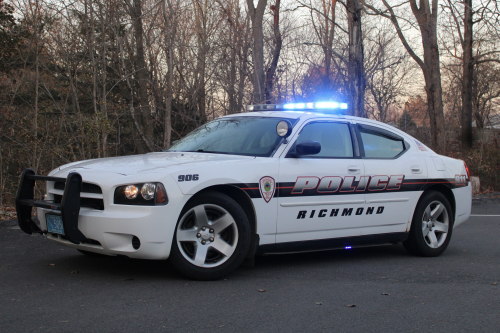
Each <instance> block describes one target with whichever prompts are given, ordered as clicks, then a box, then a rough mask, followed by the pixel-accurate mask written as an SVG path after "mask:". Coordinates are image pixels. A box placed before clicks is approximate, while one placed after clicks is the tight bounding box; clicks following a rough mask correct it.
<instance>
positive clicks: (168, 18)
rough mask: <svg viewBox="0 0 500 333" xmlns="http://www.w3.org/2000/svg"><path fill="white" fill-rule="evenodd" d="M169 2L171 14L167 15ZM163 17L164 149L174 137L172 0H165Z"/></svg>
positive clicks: (173, 29)
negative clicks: (164, 60) (165, 79)
mask: <svg viewBox="0 0 500 333" xmlns="http://www.w3.org/2000/svg"><path fill="white" fill-rule="evenodd" d="M167 2H168V10H169V14H170V15H167ZM162 9H163V19H164V21H165V26H164V29H165V30H164V33H165V41H166V43H167V45H166V48H165V53H166V54H167V70H168V73H167V88H166V97H165V120H164V132H163V149H168V148H169V147H170V142H171V139H172V94H173V92H172V90H173V88H172V86H173V75H174V73H173V71H174V65H173V63H174V60H173V56H174V46H173V40H174V33H175V32H174V31H175V28H174V22H172V16H173V12H174V10H173V8H172V3H171V2H170V0H163V8H162Z"/></svg>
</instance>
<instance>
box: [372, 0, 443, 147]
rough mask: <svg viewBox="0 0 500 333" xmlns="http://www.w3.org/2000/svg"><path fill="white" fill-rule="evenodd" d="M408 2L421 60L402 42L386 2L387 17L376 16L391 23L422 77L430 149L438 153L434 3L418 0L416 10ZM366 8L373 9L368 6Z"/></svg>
mask: <svg viewBox="0 0 500 333" xmlns="http://www.w3.org/2000/svg"><path fill="white" fill-rule="evenodd" d="M409 1H410V6H411V10H412V12H413V15H414V16H415V18H416V20H417V23H418V26H419V28H420V33H421V35H422V48H423V50H424V59H423V60H422V59H420V58H419V57H418V56H417V55H416V53H415V52H414V51H413V49H412V48H411V47H410V45H409V44H408V42H407V41H406V38H405V37H404V35H403V31H402V29H401V27H400V25H399V22H398V19H397V17H396V15H395V14H394V9H393V7H391V6H390V5H389V4H388V3H387V0H382V2H383V3H384V6H385V7H386V8H387V9H388V11H389V14H385V13H381V12H380V11H379V14H381V15H382V16H385V17H387V18H389V19H390V20H391V22H392V24H393V25H394V27H395V28H396V32H397V34H398V36H399V39H400V40H401V43H402V44H403V46H404V47H405V49H406V51H407V52H408V54H409V55H410V56H411V57H412V58H413V60H415V62H416V63H417V64H418V65H419V66H420V68H421V69H422V72H423V73H424V79H425V91H426V94H427V110H428V113H429V119H430V124H431V145H432V146H433V148H435V149H437V150H438V151H440V152H441V151H442V150H443V148H444V139H445V128H444V112H443V95H442V93H443V92H442V86H441V68H440V64H439V47H438V43H437V15H438V0H432V6H431V4H430V3H429V1H430V0H420V2H419V5H420V8H419V7H418V6H417V1H416V0H409ZM369 8H371V9H373V7H372V6H369Z"/></svg>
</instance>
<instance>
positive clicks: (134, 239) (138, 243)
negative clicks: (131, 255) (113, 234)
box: [132, 236, 141, 250]
mask: <svg viewBox="0 0 500 333" xmlns="http://www.w3.org/2000/svg"><path fill="white" fill-rule="evenodd" d="M132 247H133V248H134V250H138V249H139V248H140V247H141V241H140V240H139V238H137V236H134V237H132Z"/></svg>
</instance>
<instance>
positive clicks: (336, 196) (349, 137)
mask: <svg viewBox="0 0 500 333" xmlns="http://www.w3.org/2000/svg"><path fill="white" fill-rule="evenodd" d="M353 138H354V128H353V127H352V125H351V124H350V123H349V122H345V121H344V122H342V121H331V120H311V121H309V122H307V123H306V124H304V125H303V127H302V128H301V129H300V131H299V132H298V135H297V136H296V137H294V138H292V140H291V142H290V144H289V145H290V148H289V149H288V150H286V151H285V152H284V153H283V155H282V156H281V158H280V170H279V181H278V186H277V189H278V227H277V236H276V242H277V243H283V242H294V241H305V240H316V239H328V238H337V237H348V236H358V235H361V233H362V231H361V230H362V227H363V219H364V210H365V202H364V198H365V195H364V190H365V187H366V184H365V182H364V181H365V177H364V165H363V161H362V159H361V158H360V156H359V153H358V152H357V147H355V145H354V144H353V142H354V140H353ZM294 139H295V140H294ZM303 141H317V142H319V143H320V144H321V151H320V152H319V153H318V154H315V155H302V156H297V155H296V154H295V155H294V152H296V150H295V146H296V145H297V144H298V143H300V142H303Z"/></svg>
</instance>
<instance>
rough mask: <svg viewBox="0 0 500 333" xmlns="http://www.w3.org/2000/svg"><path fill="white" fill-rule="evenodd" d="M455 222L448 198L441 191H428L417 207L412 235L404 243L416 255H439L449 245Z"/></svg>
mask: <svg viewBox="0 0 500 333" xmlns="http://www.w3.org/2000/svg"><path fill="white" fill-rule="evenodd" d="M453 223H454V220H453V211H452V210H451V206H450V203H449V202H448V199H446V197H445V196H444V195H443V194H442V193H441V192H437V191H429V192H426V193H424V194H423V196H422V198H421V199H420V201H419V203H418V205H417V208H416V209H415V214H414V215H413V220H412V223H411V228H410V235H409V237H408V239H407V240H406V241H405V242H403V245H404V247H405V249H406V250H407V251H408V252H410V253H411V254H414V255H419V256H424V257H436V256H439V255H440V254H441V253H443V252H444V250H446V248H447V247H448V244H449V242H450V239H451V234H452V231H453Z"/></svg>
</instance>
